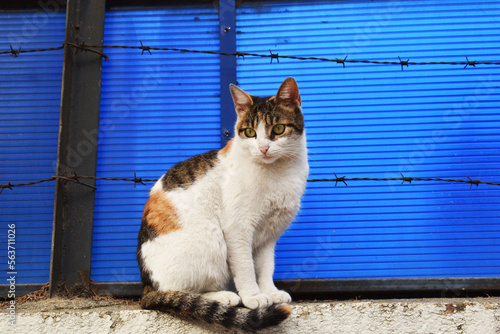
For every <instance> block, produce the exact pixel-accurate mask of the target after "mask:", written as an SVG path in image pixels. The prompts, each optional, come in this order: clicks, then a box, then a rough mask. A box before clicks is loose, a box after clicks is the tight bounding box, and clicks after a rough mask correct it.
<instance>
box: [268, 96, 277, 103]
mask: <svg viewBox="0 0 500 334" xmlns="http://www.w3.org/2000/svg"><path fill="white" fill-rule="evenodd" d="M274 100H276V96H271V97H270V98H269V99H268V100H267V102H271V101H274Z"/></svg>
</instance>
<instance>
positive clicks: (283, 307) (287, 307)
mask: <svg viewBox="0 0 500 334" xmlns="http://www.w3.org/2000/svg"><path fill="white" fill-rule="evenodd" d="M279 308H280V310H281V311H283V314H284V315H285V316H286V317H287V318H288V317H289V316H290V314H291V313H292V306H291V305H290V304H282V305H280V306H279Z"/></svg>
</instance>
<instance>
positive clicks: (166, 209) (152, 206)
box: [143, 192, 181, 234]
mask: <svg viewBox="0 0 500 334" xmlns="http://www.w3.org/2000/svg"><path fill="white" fill-rule="evenodd" d="M144 215H145V217H144V218H145V219H146V221H147V224H148V225H149V226H151V227H153V228H154V229H155V230H156V232H157V233H158V234H167V233H170V232H173V231H176V230H179V229H180V228H181V226H180V225H179V217H178V216H177V213H176V211H175V207H174V206H173V205H172V203H171V202H170V201H169V200H168V199H167V198H166V197H165V196H162V195H161V194H160V193H158V192H157V193H151V195H150V196H149V200H148V201H147V203H146V205H145V207H144ZM144 218H143V219H144Z"/></svg>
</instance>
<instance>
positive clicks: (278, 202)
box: [222, 149, 309, 247]
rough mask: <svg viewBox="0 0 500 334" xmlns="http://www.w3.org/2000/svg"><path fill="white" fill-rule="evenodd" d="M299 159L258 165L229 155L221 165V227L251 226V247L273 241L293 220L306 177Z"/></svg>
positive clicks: (305, 166) (301, 160)
mask: <svg viewBox="0 0 500 334" xmlns="http://www.w3.org/2000/svg"><path fill="white" fill-rule="evenodd" d="M301 158H302V159H294V160H292V159H290V160H286V161H276V163H274V164H272V165H266V164H258V163H255V162H253V161H249V160H248V159H245V157H243V156H241V155H237V154H234V155H229V156H228V157H227V158H226V159H224V161H223V164H224V165H225V166H224V167H225V168H224V174H225V182H224V183H223V189H222V194H223V203H224V204H223V207H224V211H225V214H224V216H225V217H226V219H225V223H223V224H224V225H226V228H232V226H233V225H238V226H240V227H241V226H246V225H247V224H248V223H250V224H249V225H248V226H251V227H252V228H253V229H254V233H253V235H254V242H253V244H254V247H258V245H259V244H261V243H262V242H265V241H266V240H268V239H277V238H278V237H279V235H281V234H282V233H283V231H284V230H285V229H286V228H287V227H288V225H289V224H290V222H291V221H292V220H293V218H294V217H295V214H296V213H297V210H298V209H299V206H300V199H301V197H302V194H303V193H304V189H305V186H306V182H307V176H308V171H309V168H308V164H307V156H306V154H305V149H304V154H303V156H302V157H301Z"/></svg>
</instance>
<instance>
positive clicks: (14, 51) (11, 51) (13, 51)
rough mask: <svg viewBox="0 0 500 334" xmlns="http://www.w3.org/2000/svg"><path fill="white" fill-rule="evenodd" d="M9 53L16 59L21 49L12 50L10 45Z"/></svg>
mask: <svg viewBox="0 0 500 334" xmlns="http://www.w3.org/2000/svg"><path fill="white" fill-rule="evenodd" d="M10 53H12V55H13V56H14V58H17V57H18V56H19V53H21V47H19V49H14V48H12V45H10Z"/></svg>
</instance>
